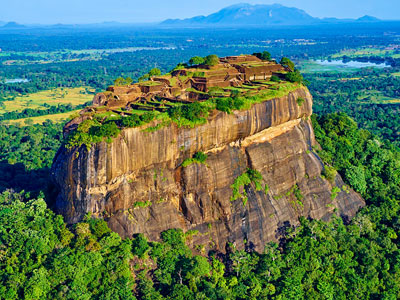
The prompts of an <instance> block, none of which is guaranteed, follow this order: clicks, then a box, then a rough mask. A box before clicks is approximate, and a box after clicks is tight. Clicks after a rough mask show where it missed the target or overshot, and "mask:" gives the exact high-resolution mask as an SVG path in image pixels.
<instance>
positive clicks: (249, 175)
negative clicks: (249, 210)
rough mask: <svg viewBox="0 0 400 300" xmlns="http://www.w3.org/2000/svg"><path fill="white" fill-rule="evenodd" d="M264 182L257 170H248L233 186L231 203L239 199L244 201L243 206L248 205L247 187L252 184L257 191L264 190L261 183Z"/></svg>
mask: <svg viewBox="0 0 400 300" xmlns="http://www.w3.org/2000/svg"><path fill="white" fill-rule="evenodd" d="M262 180H263V178H262V175H261V173H260V172H258V171H257V170H253V169H247V171H246V172H244V173H243V174H242V175H240V176H239V177H237V178H236V179H235V182H234V183H233V184H232V185H231V189H232V193H233V194H232V196H231V201H235V200H237V199H239V198H241V199H242V201H243V206H245V205H246V203H247V192H246V187H247V186H249V185H250V184H252V183H253V184H254V186H255V188H256V190H257V191H261V190H262V185H261V181H262Z"/></svg>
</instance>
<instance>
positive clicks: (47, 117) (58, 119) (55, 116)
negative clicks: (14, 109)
mask: <svg viewBox="0 0 400 300" xmlns="http://www.w3.org/2000/svg"><path fill="white" fill-rule="evenodd" d="M79 111H80V110H79V109H78V110H74V111H69V112H66V113H62V114H53V115H44V116H39V117H31V118H26V119H17V120H7V121H3V122H1V123H3V124H14V125H15V124H18V123H19V124H20V125H21V126H29V125H28V124H26V123H25V121H26V120H27V119H31V120H32V121H33V123H32V124H42V123H43V122H44V121H46V120H51V121H53V122H55V123H59V122H63V121H65V120H67V119H70V116H72V115H73V114H76V113H78V112H79Z"/></svg>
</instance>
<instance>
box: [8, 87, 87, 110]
mask: <svg viewBox="0 0 400 300" xmlns="http://www.w3.org/2000/svg"><path fill="white" fill-rule="evenodd" d="M93 93H94V89H90V88H86V87H79V88H57V89H54V90H46V91H40V92H37V93H33V94H29V95H24V96H19V97H16V98H15V99H13V100H10V101H4V102H3V106H1V107H0V114H3V113H6V112H10V111H22V110H24V109H26V108H32V109H46V107H45V106H44V104H45V103H46V104H48V105H50V106H56V105H58V104H72V105H74V106H75V105H79V104H83V103H85V102H88V101H90V100H92V99H93Z"/></svg>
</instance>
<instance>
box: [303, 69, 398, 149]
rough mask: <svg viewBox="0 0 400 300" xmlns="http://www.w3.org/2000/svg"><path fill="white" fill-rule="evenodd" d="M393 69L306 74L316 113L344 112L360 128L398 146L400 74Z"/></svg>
mask: <svg viewBox="0 0 400 300" xmlns="http://www.w3.org/2000/svg"><path fill="white" fill-rule="evenodd" d="M393 74H396V73H393V70H392V69H384V70H378V69H362V70H359V71H358V72H353V73H345V72H341V73H332V72H330V73H315V74H307V75H306V76H305V77H306V79H308V81H309V82H310V85H309V89H310V92H311V94H312V95H313V98H314V105H313V109H314V112H315V113H317V114H327V113H333V112H337V111H339V112H345V113H347V114H348V115H349V116H351V117H353V118H354V119H355V120H356V121H357V122H358V124H359V126H360V127H361V128H364V129H368V130H369V131H371V132H372V133H374V134H376V135H378V136H379V137H381V138H382V139H388V140H390V141H391V142H392V143H394V144H395V145H397V146H400V140H399V135H400V114H399V112H400V105H399V104H400V77H398V76H394V75H393Z"/></svg>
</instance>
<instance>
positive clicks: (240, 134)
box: [53, 88, 364, 251]
mask: <svg viewBox="0 0 400 300" xmlns="http://www.w3.org/2000/svg"><path fill="white" fill-rule="evenodd" d="M299 97H301V98H303V99H305V101H304V103H301V101H297V100H298V98H299ZM311 113H312V97H311V95H310V93H309V92H308V90H307V89H306V88H299V89H298V90H296V91H294V92H291V93H290V94H288V95H287V96H285V97H282V98H276V99H272V100H269V101H266V102H263V103H260V104H255V105H253V106H252V108H251V109H249V110H247V111H234V112H233V113H232V114H227V113H224V112H220V111H215V112H213V113H212V114H211V115H210V117H209V120H208V122H207V123H206V124H204V125H200V126H197V127H195V128H178V127H177V126H176V124H174V123H171V124H170V125H168V126H165V127H162V128H160V129H158V130H156V131H152V132H148V131H144V130H143V127H139V128H128V129H124V130H123V131H122V133H121V134H120V136H119V137H118V138H115V139H114V140H113V141H112V142H111V143H109V144H108V143H106V142H102V143H99V144H96V145H94V146H93V147H92V148H91V150H89V151H88V150H86V147H85V146H82V147H80V148H78V149H75V150H73V151H69V150H66V149H64V148H61V149H60V151H59V152H58V154H57V156H56V158H55V161H54V165H53V174H54V178H55V181H56V183H57V184H58V186H59V187H60V194H59V196H58V198H57V203H56V207H57V210H58V212H59V213H61V214H63V215H64V217H65V219H66V221H67V222H69V223H74V222H77V221H79V220H81V219H82V218H83V217H84V215H85V214H87V213H92V214H93V215H94V216H97V217H101V218H104V219H105V220H106V221H107V222H108V224H109V226H110V228H111V229H112V230H114V231H116V232H118V233H119V234H120V235H121V236H123V237H129V236H132V234H135V233H144V234H145V235H146V236H147V237H148V238H149V239H151V240H157V239H159V234H160V232H162V231H164V230H167V229H170V228H182V229H183V230H184V231H187V230H198V233H197V234H195V235H193V244H195V245H204V246H205V247H206V248H215V249H217V250H221V251H224V249H225V245H226V243H227V242H232V243H236V246H237V247H238V248H243V247H244V246H245V243H247V245H249V246H253V247H254V248H255V249H256V250H259V251H262V250H263V247H264V245H265V243H266V242H268V241H271V240H276V239H278V238H279V236H280V234H281V232H282V228H283V227H285V226H288V225H296V224H298V218H299V216H305V217H310V218H315V219H324V220H327V219H329V217H330V216H331V215H332V214H333V213H335V211H336V212H337V214H339V215H340V216H342V217H345V218H351V217H352V216H354V214H355V213H356V211H357V210H358V209H359V208H360V207H361V206H363V205H364V201H363V199H362V198H361V197H360V196H359V195H358V194H356V193H355V192H354V191H352V190H349V189H348V188H347V187H344V183H343V181H342V179H341V178H340V176H339V175H337V176H336V178H335V180H334V181H332V182H329V181H328V180H326V179H324V177H323V176H322V177H321V172H322V170H323V168H324V165H323V163H322V162H321V160H320V158H319V157H318V155H317V154H316V153H315V152H314V150H313V148H314V146H317V145H316V141H315V138H314V134H313V129H312V126H311V122H310V119H309V117H310V115H311ZM154 122H157V121H154ZM154 125H155V124H154V123H152V124H149V125H147V126H154ZM198 151H202V152H205V153H206V154H207V155H208V158H207V160H206V163H205V164H199V163H193V164H191V165H189V166H187V167H182V166H181V164H182V162H183V161H184V160H185V159H187V158H189V157H192V155H193V154H194V153H196V152H198ZM248 168H250V169H254V170H257V171H259V172H260V173H261V174H262V177H263V179H262V186H263V189H262V190H259V189H258V190H257V188H256V186H255V185H254V184H253V183H252V184H250V185H247V186H246V187H245V192H246V193H247V197H248V200H247V202H246V201H242V200H241V199H237V200H235V201H231V196H232V188H231V185H232V184H233V183H234V181H235V179H236V178H238V177H239V176H240V175H241V174H243V173H244V172H246V170H247V169H248ZM265 185H267V189H264V186H265ZM335 186H336V187H338V188H341V191H340V192H338V193H337V196H336V197H334V196H331V195H332V189H333V187H335ZM299 195H301V196H300V197H299Z"/></svg>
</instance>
